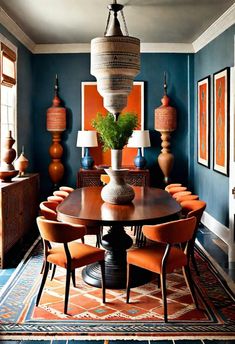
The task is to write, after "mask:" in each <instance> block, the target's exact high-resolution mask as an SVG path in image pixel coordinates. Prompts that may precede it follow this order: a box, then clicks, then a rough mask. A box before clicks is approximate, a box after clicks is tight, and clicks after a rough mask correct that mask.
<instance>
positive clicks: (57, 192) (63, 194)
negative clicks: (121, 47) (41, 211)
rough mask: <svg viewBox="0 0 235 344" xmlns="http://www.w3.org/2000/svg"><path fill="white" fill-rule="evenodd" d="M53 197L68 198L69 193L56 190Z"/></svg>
mask: <svg viewBox="0 0 235 344" xmlns="http://www.w3.org/2000/svg"><path fill="white" fill-rule="evenodd" d="M53 195H54V196H59V197H62V198H66V197H68V195H69V193H68V192H67V191H63V190H56V191H54V192H53Z"/></svg>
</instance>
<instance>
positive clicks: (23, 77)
mask: <svg viewBox="0 0 235 344" xmlns="http://www.w3.org/2000/svg"><path fill="white" fill-rule="evenodd" d="M0 33H1V34H2V35H4V36H5V37H6V38H7V39H8V40H9V41H10V42H12V43H13V44H14V45H15V46H16V47H17V48H18V64H17V114H18V118H17V125H18V135H17V136H18V137H17V140H18V154H20V153H21V148H22V145H23V146H24V150H25V156H26V157H27V158H28V159H29V163H30V165H29V168H28V170H27V171H29V172H30V171H35V167H34V149H33V144H32V142H33V141H34V127H33V121H32V119H33V117H32V101H33V98H32V89H33V78H32V53H31V52H29V51H28V49H26V48H25V47H24V46H23V45H22V44H21V43H19V41H18V40H17V39H15V37H14V36H12V35H11V34H10V33H9V32H8V31H7V30H6V29H5V28H4V27H3V26H2V25H0ZM13 147H14V148H16V147H15V146H13Z"/></svg>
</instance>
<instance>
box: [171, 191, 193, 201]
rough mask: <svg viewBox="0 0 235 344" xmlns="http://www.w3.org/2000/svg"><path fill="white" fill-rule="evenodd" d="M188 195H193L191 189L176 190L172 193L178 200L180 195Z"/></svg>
mask: <svg viewBox="0 0 235 344" xmlns="http://www.w3.org/2000/svg"><path fill="white" fill-rule="evenodd" d="M186 195H192V192H191V191H188V190H187V191H180V192H176V193H174V194H173V195H172V197H173V198H175V199H176V200H177V198H178V197H180V196H186Z"/></svg>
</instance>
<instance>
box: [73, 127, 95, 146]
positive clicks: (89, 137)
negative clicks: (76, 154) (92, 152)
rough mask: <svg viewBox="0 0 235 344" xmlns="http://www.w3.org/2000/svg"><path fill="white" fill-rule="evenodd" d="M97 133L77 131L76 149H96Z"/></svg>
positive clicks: (93, 131)
mask: <svg viewBox="0 0 235 344" xmlns="http://www.w3.org/2000/svg"><path fill="white" fill-rule="evenodd" d="M97 146H98V142H97V133H96V131H95V130H79V131H78V136H77V147H97Z"/></svg>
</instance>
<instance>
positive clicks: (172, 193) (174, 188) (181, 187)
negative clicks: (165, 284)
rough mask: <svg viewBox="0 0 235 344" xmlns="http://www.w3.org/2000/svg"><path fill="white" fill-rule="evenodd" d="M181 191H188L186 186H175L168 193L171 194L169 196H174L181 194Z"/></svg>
mask: <svg viewBox="0 0 235 344" xmlns="http://www.w3.org/2000/svg"><path fill="white" fill-rule="evenodd" d="M181 191H187V188H186V186H174V187H172V188H170V189H169V190H168V191H167V192H169V194H170V195H171V196H172V195H174V194H175V193H176V192H181Z"/></svg>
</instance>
